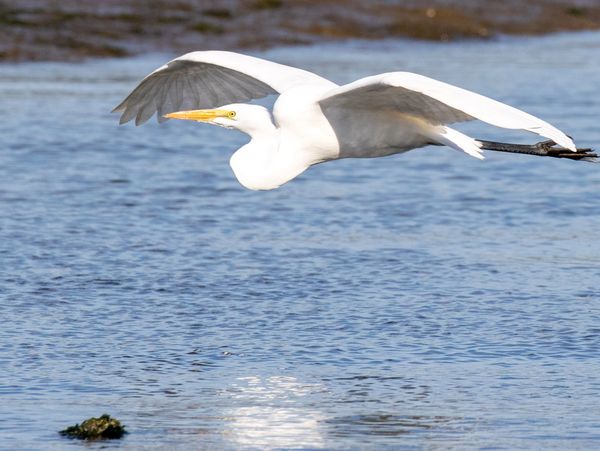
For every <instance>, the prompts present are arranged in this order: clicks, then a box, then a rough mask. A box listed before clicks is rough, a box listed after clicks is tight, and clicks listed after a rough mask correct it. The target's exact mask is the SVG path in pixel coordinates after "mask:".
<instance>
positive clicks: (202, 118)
mask: <svg viewBox="0 0 600 451" xmlns="http://www.w3.org/2000/svg"><path fill="white" fill-rule="evenodd" d="M234 116H235V112H233V111H228V110H189V111H177V112H175V113H169V114H165V115H164V117H166V118H169V119H187V120H189V121H198V122H210V121H212V120H213V119H215V118H217V117H227V118H233V117H234Z"/></svg>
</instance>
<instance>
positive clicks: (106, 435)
mask: <svg viewBox="0 0 600 451" xmlns="http://www.w3.org/2000/svg"><path fill="white" fill-rule="evenodd" d="M59 433H60V435H64V436H66V437H69V438H78V439H81V440H98V439H113V438H121V437H123V435H125V434H126V433H127V431H126V430H125V427H124V426H121V422H120V421H119V420H117V419H115V418H111V417H110V415H106V414H104V415H102V416H101V417H99V418H94V417H92V418H88V419H87V420H85V421H84V422H83V423H81V424H76V425H75V426H70V427H68V428H66V429H63V430H62V431H60V432H59Z"/></svg>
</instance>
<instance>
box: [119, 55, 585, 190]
mask: <svg viewBox="0 0 600 451" xmlns="http://www.w3.org/2000/svg"><path fill="white" fill-rule="evenodd" d="M270 94H279V97H278V98H277V100H276V101H275V104H274V106H273V111H272V114H271V113H270V112H269V110H267V109H266V108H264V107H263V106H260V105H254V104H246V103H243V102H248V101H250V100H254V99H258V98H261V97H265V96H267V95H270ZM114 111H116V112H120V113H122V114H121V119H120V123H121V124H123V123H125V122H128V121H130V120H132V119H133V118H135V123H136V125H140V124H142V123H144V122H146V121H147V120H148V119H150V117H152V115H153V114H154V113H155V112H158V115H157V117H158V121H159V122H163V121H165V120H167V119H168V118H173V119H188V120H194V121H199V122H206V123H209V124H215V125H219V126H221V127H225V128H230V129H237V130H239V131H242V132H244V133H246V134H248V135H249V136H250V142H249V143H248V144H246V145H244V146H242V147H241V148H240V149H238V150H237V151H236V152H235V153H234V154H233V156H232V157H231V160H230V164H231V168H232V169H233V172H234V174H235V176H236V177H237V179H238V181H239V182H240V183H241V184H242V185H243V186H244V187H246V188H249V189H253V190H269V189H275V188H278V187H280V186H281V185H283V184H284V183H286V182H289V181H290V180H292V179H293V178H295V177H297V176H298V175H300V174H301V173H303V172H304V171H305V170H306V169H308V168H309V167H310V166H312V165H314V164H317V163H323V162H326V161H331V160H337V159H340V158H374V157H383V156H387V155H392V154H395V153H400V152H406V151H408V150H411V149H416V148H419V147H423V146H427V145H446V146H449V147H452V148H454V149H458V150H460V151H463V152H465V153H467V154H469V155H471V156H473V157H475V158H479V159H483V155H482V151H483V150H484V149H488V150H496V151H502V152H512V153H525V154H531V155H539V156H552V157H558V158H570V159H576V160H580V159H581V160H588V161H593V160H595V159H596V158H597V155H596V154H594V153H592V152H591V150H590V149H577V148H576V147H575V144H574V143H573V141H572V139H571V138H569V137H568V136H567V135H565V134H564V133H563V132H561V131H560V130H558V129H557V128H555V127H554V126H552V125H550V124H549V123H547V122H545V121H543V120H541V119H539V118H537V117H534V116H532V115H530V114H528V113H525V112H523V111H521V110H518V109H516V108H513V107H511V106H508V105H506V104H503V103H501V102H498V101H496V100H492V99H490V98H488V97H485V96H482V95H480V94H476V93H474V92H471V91H467V90H465V89H462V88H458V87H456V86H453V85H449V84H447V83H443V82H441V81H437V80H434V79H431V78H428V77H425V76H422V75H418V74H414V73H409V72H389V73H384V74H379V75H373V76H370V77H366V78H362V79H360V80H357V81H355V82H352V83H349V84H346V85H342V86H339V85H337V84H335V83H333V82H331V81H329V80H327V79H325V78H323V77H320V76H319V75H316V74H314V73H311V72H308V71H305V70H302V69H297V68H294V67H290V66H286V65H283V64H278V63H274V62H271V61H267V60H264V59H260V58H255V57H252V56H247V55H242V54H239V53H234V52H226V51H198V52H191V53H188V54H185V55H183V56H180V57H179V58H175V59H174V60H172V61H170V62H168V63H167V64H165V65H164V66H162V67H159V68H158V69H156V70H155V71H154V72H152V73H151V74H149V75H148V76H147V77H146V78H144V79H143V80H142V81H141V82H140V84H139V85H138V86H137V87H136V88H135V89H134V90H133V91H132V92H131V93H130V94H129V96H127V98H125V100H123V102H121V103H120V104H119V105H118V106H117V107H116V108H115V109H114ZM474 119H479V120H481V121H483V122H487V123H488V124H491V125H495V126H496V127H503V128H507V129H522V130H527V131H529V132H533V133H536V134H538V135H540V136H543V137H545V138H548V141H544V142H540V143H537V144H534V145H518V144H509V143H497V142H492V141H483V140H476V139H473V138H471V137H469V136H467V135H465V134H463V133H461V132H459V131H458V130H455V129H453V128H451V127H449V126H448V125H449V124H453V123H457V122H464V121H470V120H474Z"/></svg>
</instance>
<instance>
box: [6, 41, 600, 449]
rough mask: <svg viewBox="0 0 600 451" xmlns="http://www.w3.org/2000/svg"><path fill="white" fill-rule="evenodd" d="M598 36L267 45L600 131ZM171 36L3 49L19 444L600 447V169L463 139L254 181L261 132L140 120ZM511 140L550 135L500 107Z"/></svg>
mask: <svg viewBox="0 0 600 451" xmlns="http://www.w3.org/2000/svg"><path fill="white" fill-rule="evenodd" d="M599 49H600V34H599V33H583V34H577V35H557V36H552V37H547V38H535V39H503V40H499V41H497V42H491V43H476V42H462V43H451V44H444V45H439V44H434V43H419V42H408V41H402V42H400V41H386V42H379V43H365V42H354V43H348V44H342V45H327V46H320V47H317V48H292V49H287V48H282V49H274V50H271V51H268V52H266V56H268V57H271V58H274V59H277V60H279V61H282V62H289V63H292V64H296V65H298V66H301V67H306V68H309V69H312V70H315V71H318V72H319V73H322V74H324V75H326V76H329V77H331V78H333V79H335V80H338V81H349V80H352V79H355V78H358V77H360V76H363V75H368V74H370V73H378V72H385V71H390V70H411V71H415V72H420V73H423V74H425V75H429V76H433V77H436V78H440V79H443V80H446V81H449V82H453V83H456V84H459V85H461V86H465V87H467V88H471V89H474V90H476V91H480V92H483V93H486V94H489V95H491V96H494V97H497V98H499V99H500V100H505V101H507V102H508V103H511V104H513V105H515V106H518V107H521V108H524V109H526V110H527V111H530V112H532V113H534V114H537V115H539V116H541V117H543V118H544V119H546V120H548V121H550V122H552V123H554V124H556V125H557V126H559V127H560V128H562V129H564V130H565V131H566V132H567V133H568V134H570V135H572V136H574V137H575V138H576V141H577V143H578V145H579V146H581V147H588V146H590V147H595V148H600V142H599V141H598V117H600V97H599V95H598V73H600V58H597V57H596V54H597V53H598V50H599ZM167 58H168V56H152V57H146V58H138V59H125V60H112V61H111V60H108V61H90V62H87V63H84V64H23V65H0V98H1V99H2V106H3V108H4V110H3V111H4V113H5V114H4V115H3V117H2V120H1V121H0V136H2V144H3V145H2V148H1V149H0V312H1V320H2V321H1V322H0V323H1V324H0V374H1V375H2V377H0V396H1V399H0V448H2V449H11V450H12V449H40V448H42V449H60V450H62V449H69V448H80V447H81V444H78V443H75V442H70V441H65V440H64V439H62V438H61V437H60V436H58V434H57V433H56V431H58V430H59V429H63V428H64V427H65V426H68V425H71V424H74V423H75V422H80V421H81V420H83V419H84V418H87V417H90V416H97V415H99V414H102V413H104V412H106V413H109V414H111V415H113V416H115V417H117V418H119V419H121V420H122V421H123V422H124V424H125V425H126V426H127V428H128V430H129V431H130V432H131V433H130V434H129V435H128V436H127V437H126V438H125V439H124V440H123V441H122V442H120V443H103V444H92V445H89V446H90V447H92V448H96V447H109V448H112V447H115V448H124V449H135V450H138V449H143V450H162V449H169V450H171V449H173V450H189V449H218V450H221V449H223V450H229V449H282V448H284V449H285V448H287V449H289V448H309V449H343V450H347V449H357V448H366V449H389V450H396V449H448V448H455V449H473V448H501V449H573V448H580V449H598V448H600V446H599V445H600V425H599V424H598V420H597V419H598V418H600V407H599V406H598V403H597V400H598V398H599V396H600V377H599V374H600V365H599V363H598V362H600V304H599V302H598V300H599V299H600V289H599V284H598V281H599V280H600V261H599V257H598V256H599V255H600V244H599V241H598V239H597V238H596V236H595V232H594V231H596V230H597V229H598V224H599V223H600V203H599V200H598V199H599V198H598V193H597V189H598V186H600V171H599V170H598V165H591V164H582V163H577V162H565V161H558V160H557V161H546V160H545V159H542V158H526V157H524V156H523V157H522V156H514V155H491V154H490V155H488V159H487V160H486V161H485V162H480V161H476V160H475V159H472V158H469V157H467V156H465V155H462V154H460V153H458V152H455V151H452V150H450V149H444V148H435V149H424V150H418V151H414V152H409V153H408V154H406V155H401V156H396V157H391V158H386V159H377V160H360V161H339V162H334V163H327V164H324V165H318V166H317V167H314V168H311V169H310V170H308V171H307V172H306V173H305V174H303V175H302V176H301V177H300V178H298V179H297V180H294V181H293V182H292V183H290V184H288V185H286V186H284V187H283V188H282V189H279V190H276V191H272V192H266V193H255V192H249V191H245V190H243V189H242V188H240V187H239V185H238V184H237V182H236V181H235V178H234V177H233V175H232V174H231V171H230V169H229V166H228V158H229V156H230V154H231V152H232V150H233V149H235V148H236V147H238V146H240V145H241V144H242V143H243V142H244V138H243V137H242V136H241V135H239V134H236V133H233V132H229V131H226V130H222V129H220V128H217V127H209V126H202V125H198V124H192V123H183V122H182V121H180V122H179V123H175V122H173V123H167V124H164V125H162V126H159V125H157V124H155V123H152V124H148V125H145V126H144V127H140V128H135V127H117V126H116V122H117V118H116V117H114V116H111V115H110V114H109V113H108V112H109V111H110V110H111V109H112V107H114V105H115V104H116V103H117V102H118V101H119V100H120V99H122V97H123V95H125V94H126V93H127V92H129V90H130V89H131V88H132V87H133V86H134V85H135V84H136V82H137V81H138V80H139V78H140V77H141V76H143V75H144V74H146V73H148V72H149V71H150V70H152V69H153V68H155V67H157V66H159V65H161V64H162V63H163V62H164V61H165V60H166V59H167ZM461 127H462V129H464V130H465V131H467V132H468V133H472V134H473V135H474V136H477V137H481V138H487V139H490V140H515V141H516V140H527V139H528V138H530V137H529V136H528V135H522V134H517V133H513V132H505V131H500V130H494V129H491V128H489V127H485V126H483V125H482V124H477V123H473V124H464V125H461Z"/></svg>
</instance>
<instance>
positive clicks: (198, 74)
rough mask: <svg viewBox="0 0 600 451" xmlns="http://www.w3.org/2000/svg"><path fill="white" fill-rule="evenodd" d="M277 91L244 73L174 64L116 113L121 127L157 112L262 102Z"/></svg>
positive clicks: (147, 80) (161, 119) (146, 80)
mask: <svg viewBox="0 0 600 451" xmlns="http://www.w3.org/2000/svg"><path fill="white" fill-rule="evenodd" d="M276 93H277V91H275V89H273V88H272V87H271V86H269V85H268V84H266V83H264V82H262V81H260V80H257V79H256V78H254V77H251V76H249V75H246V74H244V73H242V72H239V71H236V70H233V69H228V68H225V67H223V66H218V65H215V64H210V63H204V62H195V61H188V60H175V61H171V62H170V63H169V64H168V65H167V66H166V67H165V68H163V69H160V70H157V71H155V72H153V73H152V74H150V75H148V76H147V77H146V78H144V79H143V80H142V81H141V82H140V84H139V85H138V86H137V87H136V88H135V89H134V90H133V91H132V92H131V94H129V95H128V96H127V97H126V98H125V100H123V101H122V102H121V103H120V104H119V105H118V106H117V107H116V108H115V109H114V110H113V112H119V113H122V114H121V119H120V120H119V123H120V124H124V123H126V122H129V121H130V120H132V119H133V118H135V125H141V124H143V123H144V122H146V121H147V120H148V119H150V118H151V117H152V115H154V113H155V112H158V116H157V118H158V122H164V121H166V120H168V119H166V118H164V117H163V115H164V114H168V113H173V112H175V111H183V110H197V109H206V108H215V107H218V106H222V105H226V104H229V103H243V102H247V101H249V100H252V99H259V98H261V97H265V96H267V95H269V94H276Z"/></svg>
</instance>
